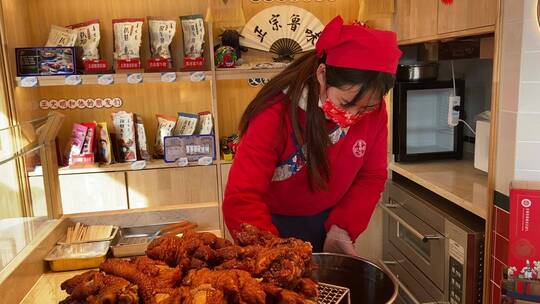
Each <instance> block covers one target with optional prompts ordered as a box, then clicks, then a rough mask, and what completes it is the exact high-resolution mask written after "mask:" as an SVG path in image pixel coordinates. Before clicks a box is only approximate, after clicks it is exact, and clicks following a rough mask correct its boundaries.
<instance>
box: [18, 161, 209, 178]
mask: <svg viewBox="0 0 540 304" xmlns="http://www.w3.org/2000/svg"><path fill="white" fill-rule="evenodd" d="M216 164H217V162H216V161H214V162H213V163H212V164H211V165H210V166H214V165H216ZM131 165H132V163H116V164H111V165H103V164H95V165H87V166H84V167H62V168H59V169H58V174H60V175H69V174H85V173H102V172H124V171H139V170H150V169H170V168H185V167H180V166H178V165H176V164H175V163H166V162H165V161H163V160H162V159H153V160H150V161H147V162H146V167H144V168H143V169H133V168H131ZM187 167H202V166H201V165H199V164H198V163H196V162H192V163H189V165H188V166H187ZM28 176H42V172H28Z"/></svg>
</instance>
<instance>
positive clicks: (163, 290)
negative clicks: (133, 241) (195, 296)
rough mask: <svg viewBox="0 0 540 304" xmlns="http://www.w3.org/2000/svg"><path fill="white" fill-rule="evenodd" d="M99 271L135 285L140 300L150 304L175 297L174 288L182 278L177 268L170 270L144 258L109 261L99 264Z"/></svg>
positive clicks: (157, 262) (162, 264)
mask: <svg viewBox="0 0 540 304" xmlns="http://www.w3.org/2000/svg"><path fill="white" fill-rule="evenodd" d="M100 269H101V270H103V271H104V272H106V273H108V274H112V275H115V276H119V277H121V278H124V279H126V280H128V281H130V282H132V283H134V284H137V285H138V286H139V294H140V295H141V298H142V299H143V300H144V302H145V303H150V304H154V303H161V302H162V301H164V300H163V299H166V298H169V297H175V292H174V290H175V289H174V287H176V286H178V285H179V284H180V282H181V278H182V275H181V272H180V269H179V268H170V267H169V266H167V264H165V263H164V262H161V261H156V260H152V259H150V258H148V257H144V256H143V257H136V258H133V259H131V260H122V259H109V260H107V261H105V262H103V263H101V265H100ZM160 299H161V300H160ZM168 301H169V300H168Z"/></svg>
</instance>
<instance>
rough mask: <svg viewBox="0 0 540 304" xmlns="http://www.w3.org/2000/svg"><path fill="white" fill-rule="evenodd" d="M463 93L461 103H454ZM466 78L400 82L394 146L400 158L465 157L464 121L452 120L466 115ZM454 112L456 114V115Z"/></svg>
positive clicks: (396, 92) (396, 90)
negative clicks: (455, 98)
mask: <svg viewBox="0 0 540 304" xmlns="http://www.w3.org/2000/svg"><path fill="white" fill-rule="evenodd" d="M453 95H455V96H459V97H460V104H459V105H455V104H451V103H450V97H451V96H453ZM464 103H465V82H464V81H463V80H461V79H456V80H455V87H454V82H453V81H451V80H450V81H429V82H428V81H426V82H397V83H396V85H395V87H394V91H393V118H392V119H393V132H392V150H393V154H394V159H395V161H396V162H412V161H421V160H434V159H461V158H462V156H463V124H462V123H457V126H451V125H450V124H449V119H450V118H449V116H450V117H453V118H454V119H455V118H459V119H463V118H464ZM452 115H453V116H452Z"/></svg>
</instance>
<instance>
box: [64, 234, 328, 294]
mask: <svg viewBox="0 0 540 304" xmlns="http://www.w3.org/2000/svg"><path fill="white" fill-rule="evenodd" d="M236 240H237V244H236V245H234V244H232V243H231V242H230V241H228V240H226V239H223V238H219V237H216V236H215V235H214V234H211V233H204V232H203V233H197V232H187V233H185V234H184V235H183V236H182V237H177V236H164V237H161V238H158V239H156V240H154V241H153V242H151V243H150V244H149V245H148V248H147V250H146V256H141V257H135V258H132V259H129V260H126V259H109V260H106V261H105V262H103V263H102V264H101V266H100V270H99V271H96V270H91V271H87V272H85V273H83V274H80V275H77V276H75V277H73V278H71V279H68V280H67V281H65V282H63V283H62V285H61V288H62V290H65V291H66V292H67V293H68V294H69V296H68V297H67V298H66V299H65V300H63V301H61V302H60V303H61V304H83V303H88V304H94V303H100V304H114V303H118V304H135V303H137V304H138V303H146V304H206V303H208V304H226V303H234V304H236V303H238V304H265V303H268V304H304V303H311V304H314V303H316V298H317V296H318V286H317V283H316V282H315V281H313V280H312V279H311V278H310V277H311V273H312V271H313V269H314V265H313V263H312V261H311V245H310V244H309V243H306V242H304V241H301V240H298V239H294V238H286V239H283V238H278V237H276V236H274V235H273V234H271V233H269V232H265V231H261V230H259V229H257V228H256V227H254V226H251V225H247V224H246V225H243V226H242V229H241V231H239V232H238V233H236Z"/></svg>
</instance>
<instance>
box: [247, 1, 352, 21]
mask: <svg viewBox="0 0 540 304" xmlns="http://www.w3.org/2000/svg"><path fill="white" fill-rule="evenodd" d="M358 1H359V0H335V1H328V0H320V1H317V0H311V1H305V0H298V1H294V2H293V1H288V0H284V1H276V0H274V1H271V2H268V1H257V2H254V1H251V0H244V15H245V16H246V21H247V20H249V19H250V18H251V17H253V16H254V15H256V14H257V12H260V11H262V10H263V9H265V8H268V7H270V6H275V5H283V4H289V5H294V6H298V7H301V8H303V9H306V10H308V11H310V12H311V13H312V14H313V15H315V16H317V17H318V18H319V19H320V20H321V22H323V24H326V23H327V22H328V21H330V20H331V19H332V18H334V17H335V16H336V15H341V16H342V17H343V19H344V20H345V21H349V22H352V21H355V20H356V19H357V18H358V7H359V6H358Z"/></svg>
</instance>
